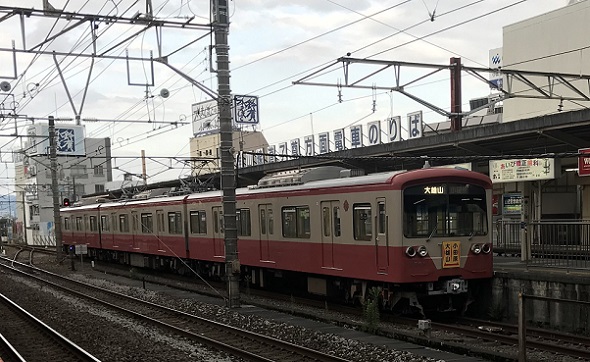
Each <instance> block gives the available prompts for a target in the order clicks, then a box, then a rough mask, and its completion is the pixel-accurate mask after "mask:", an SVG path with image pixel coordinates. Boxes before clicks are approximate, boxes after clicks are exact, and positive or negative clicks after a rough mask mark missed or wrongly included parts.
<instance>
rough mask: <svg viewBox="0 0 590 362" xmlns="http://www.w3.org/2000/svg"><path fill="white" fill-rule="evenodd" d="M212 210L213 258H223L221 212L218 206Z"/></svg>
mask: <svg viewBox="0 0 590 362" xmlns="http://www.w3.org/2000/svg"><path fill="white" fill-rule="evenodd" d="M212 209H213V256H221V257H225V244H224V237H223V235H224V233H223V210H222V209H221V207H220V206H215V207H213V208H212Z"/></svg>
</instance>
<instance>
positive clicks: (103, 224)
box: [100, 215, 110, 231]
mask: <svg viewBox="0 0 590 362" xmlns="http://www.w3.org/2000/svg"><path fill="white" fill-rule="evenodd" d="M109 229H110V226H109V217H108V216H106V215H101V216H100V230H101V231H109Z"/></svg>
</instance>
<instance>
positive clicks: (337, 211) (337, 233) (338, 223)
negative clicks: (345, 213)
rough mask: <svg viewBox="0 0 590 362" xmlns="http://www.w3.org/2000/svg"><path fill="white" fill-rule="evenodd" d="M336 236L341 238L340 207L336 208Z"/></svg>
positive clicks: (334, 210)
mask: <svg viewBox="0 0 590 362" xmlns="http://www.w3.org/2000/svg"><path fill="white" fill-rule="evenodd" d="M333 212H334V236H340V233H341V231H340V207H339V206H334V209H333Z"/></svg>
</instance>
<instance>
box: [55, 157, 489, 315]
mask: <svg viewBox="0 0 590 362" xmlns="http://www.w3.org/2000/svg"><path fill="white" fill-rule="evenodd" d="M343 174H345V170H342V169H340V168H337V167H320V168H315V169H308V170H301V171H299V172H293V173H284V174H281V175H275V176H273V177H267V178H264V179H262V180H261V182H259V185H258V186H254V187H249V188H243V189H238V190H236V200H237V201H236V218H237V229H238V258H239V261H240V265H241V275H242V280H246V279H247V280H248V282H249V283H250V285H251V286H255V287H261V288H265V287H283V288H285V287H288V288H293V289H298V288H299V289H303V290H306V291H307V292H309V293H313V294H317V295H323V296H326V297H327V298H337V299H339V300H347V301H353V300H355V299H356V298H359V297H360V298H362V297H364V296H365V293H366V292H367V291H368V289H369V288H371V287H378V288H381V290H382V296H383V303H384V306H389V307H393V306H394V305H395V304H396V303H397V302H398V301H400V300H406V301H408V300H409V301H410V302H411V303H412V304H417V301H418V300H420V301H428V300H433V299H434V298H439V299H442V300H443V301H445V302H444V303H442V304H441V300H437V301H436V304H437V305H438V306H439V307H440V306H442V305H446V301H450V300H451V299H453V298H462V297H465V296H467V294H468V292H469V291H470V288H471V287H472V286H475V285H477V282H482V281H485V280H489V278H491V277H492V272H493V267H492V253H491V230H490V225H491V192H492V184H491V181H490V179H489V178H488V177H487V176H485V175H484V174H481V173H477V172H472V171H467V170H459V169H450V168H427V169H419V170H413V171H403V172H399V171H398V172H389V173H380V174H372V175H366V176H357V177H341V176H342V175H343ZM61 216H62V229H63V244H64V245H65V246H71V245H76V244H87V245H88V250H89V254H90V256H91V257H93V258H96V259H99V260H117V261H119V262H121V263H125V264H129V265H133V266H139V267H149V268H155V269H174V270H177V271H179V272H183V273H186V272H188V270H190V269H192V270H194V271H197V272H199V273H202V274H204V275H209V276H219V277H223V274H224V273H225V271H224V268H225V266H224V254H225V249H224V232H223V211H222V204H221V192H220V191H208V192H203V193H194V194H190V195H183V196H170V197H157V198H151V199H141V200H138V199H137V200H124V201H115V202H102V203H94V204H88V205H80V206H72V207H66V208H62V209H61ZM189 267H190V269H189ZM451 297H453V298H451ZM417 298H418V299H417ZM406 305H407V303H406Z"/></svg>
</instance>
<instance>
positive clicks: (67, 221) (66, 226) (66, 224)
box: [64, 217, 70, 230]
mask: <svg viewBox="0 0 590 362" xmlns="http://www.w3.org/2000/svg"><path fill="white" fill-rule="evenodd" d="M64 230H70V218H69V217H64Z"/></svg>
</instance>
